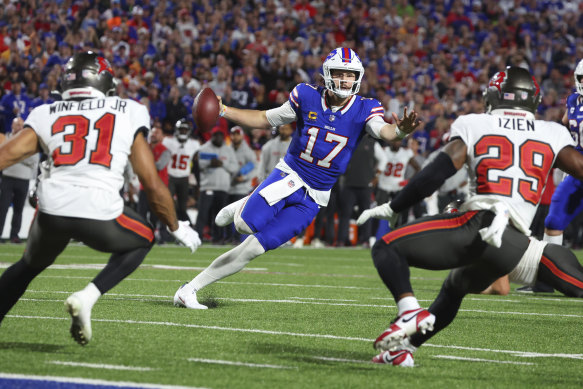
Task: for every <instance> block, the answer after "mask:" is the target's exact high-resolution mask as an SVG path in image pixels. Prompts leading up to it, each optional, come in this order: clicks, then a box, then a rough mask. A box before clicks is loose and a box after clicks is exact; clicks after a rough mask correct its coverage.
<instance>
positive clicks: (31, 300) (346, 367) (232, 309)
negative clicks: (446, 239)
mask: <svg viewBox="0 0 583 389" xmlns="http://www.w3.org/2000/svg"><path fill="white" fill-rule="evenodd" d="M23 249H24V246H22V245H2V249H1V250H0V262H2V263H3V264H4V267H6V266H8V265H9V263H12V262H14V261H15V260H17V259H18V258H19V257H20V255H21V254H22V251H23ZM226 249H227V248H226V247H201V248H199V250H198V251H197V252H196V253H195V255H189V253H188V251H187V250H186V249H184V248H182V247H177V246H159V247H155V248H154V249H153V250H152V252H151V253H150V254H149V255H148V257H147V259H146V261H145V262H144V264H143V265H142V266H141V267H140V268H139V269H138V270H137V271H136V272H134V273H133V274H132V275H131V276H130V277H129V278H128V279H126V280H125V281H124V282H122V283H121V284H120V285H118V286H117V287H116V288H114V289H113V290H111V291H110V293H108V294H106V295H105V296H103V297H102V298H101V299H100V300H99V302H98V303H97V304H96V306H95V308H94V310H93V340H92V341H91V342H90V343H89V345H87V346H86V347H81V346H79V345H77V344H76V343H75V342H74V341H73V340H72V339H71V338H70V337H69V333H68V329H69V324H70V323H69V321H70V320H69V317H68V315H67V314H66V313H65V311H64V306H63V301H64V300H65V298H66V297H67V296H68V295H69V294H70V293H72V292H74V291H76V290H79V289H81V288H83V287H84V286H85V285H86V284H87V283H88V282H89V281H90V280H91V279H92V278H93V277H94V276H95V275H96V274H97V272H98V271H99V270H98V266H102V265H103V264H104V263H106V261H107V255H105V254H101V253H96V252H94V251H92V250H90V249H88V248H86V247H84V246H74V245H73V246H70V247H69V248H67V250H66V251H65V252H64V253H63V254H62V255H61V256H60V257H59V259H58V261H57V263H56V265H60V266H53V267H51V268H49V269H47V270H46V271H45V272H43V273H42V274H41V275H40V276H39V277H37V278H36V279H35V280H34V281H33V282H32V283H31V285H30V286H29V289H28V291H27V292H26V293H25V294H24V296H23V298H22V299H21V300H20V301H19V302H18V303H17V305H16V306H15V307H14V308H13V309H12V311H11V312H10V313H9V316H7V317H6V319H5V320H4V322H3V323H2V326H1V327H0V374H20V375H31V376H32V375H34V376H39V375H47V376H54V377H75V378H85V379H99V380H106V381H123V382H133V383H138V384H151V385H180V386H189V387H206V388H213V389H218V388H254V389H260V388H270V389H272V388H373V387H383V388H393V387H394V388H403V387H408V388H409V387H411V388H502V387H508V388H549V387H561V388H581V387H583V372H582V371H583V369H582V367H583V336H582V335H583V327H582V325H581V323H582V318H583V300H581V299H573V298H566V297H563V296H562V295H560V294H559V293H555V294H539V295H523V294H519V293H517V292H512V293H511V294H510V295H509V296H505V297H501V296H481V295H471V296H468V297H467V298H466V300H464V303H463V305H462V307H461V310H460V313H459V315H458V317H457V318H456V320H455V321H454V322H453V323H452V324H451V325H450V326H449V327H448V328H447V329H446V330H444V331H442V332H441V333H439V334H438V335H436V336H435V337H433V338H432V339H431V340H430V341H429V343H428V344H426V345H425V346H424V347H422V348H420V349H419V350H418V351H417V352H416V353H415V363H416V367H415V368H409V369H407V368H394V367H391V366H379V365H374V364H372V363H370V362H369V361H370V359H371V358H372V357H373V356H374V355H375V352H374V350H373V348H372V340H373V339H374V338H375V337H376V336H377V335H378V334H379V333H380V332H382V330H384V329H385V328H386V327H387V325H388V324H389V322H390V320H391V319H392V318H393V317H394V315H395V314H396V308H395V304H394V302H393V300H392V298H391V297H390V294H389V293H388V291H387V290H386V288H385V287H384V285H383V284H382V282H381V281H380V279H379V277H378V276H377V274H376V271H375V269H374V267H373V265H372V262H371V259H370V253H369V251H368V250H364V249H321V250H317V249H291V248H284V249H280V250H276V251H274V252H270V253H268V254H266V255H264V256H262V257H261V258H259V259H257V260H255V261H254V262H252V263H251V264H250V265H249V266H248V267H247V268H246V269H245V270H244V271H243V272H241V273H239V274H236V275H234V276H232V277H229V278H227V279H225V280H224V281H223V282H219V283H216V284H214V285H211V286H209V287H208V288H206V289H204V290H203V291H202V292H201V293H200V298H201V302H203V303H207V304H209V306H211V309H209V310H207V311H194V310H187V309H179V308H175V307H173V305H172V296H173V294H174V292H175V291H176V289H177V288H178V287H179V286H180V285H181V283H183V282H185V281H189V280H190V279H192V277H194V275H196V274H197V273H198V272H199V270H200V269H202V268H203V267H205V266H206V265H208V263H210V261H211V260H212V259H213V258H215V257H216V256H217V255H218V254H220V253H222V252H224V251H225V250H226ZM578 254H581V253H578ZM62 265H67V266H62ZM72 265H75V266H72ZM91 265H94V266H91ZM411 274H412V282H413V287H414V288H415V290H416V293H417V297H418V298H419V299H420V301H421V303H422V305H424V306H428V305H429V304H430V302H431V301H432V300H433V298H434V297H435V296H436V295H437V293H438V291H439V288H440V286H441V282H442V280H443V278H444V277H445V275H446V272H432V271H423V270H418V269H412V272H411ZM81 364H89V365H84V366H81ZM4 385H7V384H6V382H4ZM1 386H3V381H2V380H0V387H1Z"/></svg>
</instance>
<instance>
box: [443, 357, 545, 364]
mask: <svg viewBox="0 0 583 389" xmlns="http://www.w3.org/2000/svg"><path fill="white" fill-rule="evenodd" d="M433 357H434V358H441V359H454V360H456V361H470V362H487V363H502V364H508V365H535V363H532V362H515V361H499V360H495V359H483V358H467V357H455V356H453V355H434V356H433Z"/></svg>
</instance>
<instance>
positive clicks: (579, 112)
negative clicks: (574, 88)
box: [567, 93, 583, 153]
mask: <svg viewBox="0 0 583 389" xmlns="http://www.w3.org/2000/svg"><path fill="white" fill-rule="evenodd" d="M567 118H568V119H569V131H571V136H572V137H573V139H574V140H575V143H576V146H575V148H576V149H577V150H578V151H579V152H580V153H583V96H581V95H580V94H579V93H573V94H571V95H570V96H569V97H567Z"/></svg>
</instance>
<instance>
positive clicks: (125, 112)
mask: <svg viewBox="0 0 583 389" xmlns="http://www.w3.org/2000/svg"><path fill="white" fill-rule="evenodd" d="M24 125H25V127H30V128H32V130H34V132H35V133H36V134H37V136H38V138H39V144H40V146H41V148H42V149H43V151H44V152H45V153H46V154H47V155H48V156H49V157H50V162H51V163H50V169H49V172H48V174H47V175H44V177H42V178H41V181H40V183H39V187H38V192H37V193H38V197H39V210H40V211H42V212H44V213H48V214H51V215H59V216H71V217H81V218H88V219H97V220H110V219H114V218H116V217H118V216H119V215H120V214H121V213H122V212H123V206H124V204H123V199H122V197H121V196H120V190H121V188H122V186H123V183H124V177H123V172H124V169H125V167H126V164H127V163H128V156H129V154H130V152H131V147H132V144H133V142H134V139H135V137H136V136H137V133H138V132H140V131H142V132H143V133H144V136H145V137H146V138H147V133H148V131H149V130H150V115H149V113H148V110H147V108H146V107H145V106H143V105H141V104H139V103H137V102H135V101H133V100H128V99H122V98H119V97H106V98H98V99H86V100H82V101H71V100H68V101H58V102H55V103H52V104H46V105H41V106H39V107H37V108H35V109H34V110H33V111H32V112H31V113H30V115H29V116H28V118H27V120H26V122H25V124H24Z"/></svg>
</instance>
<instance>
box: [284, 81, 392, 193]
mask: <svg viewBox="0 0 583 389" xmlns="http://www.w3.org/2000/svg"><path fill="white" fill-rule="evenodd" d="M325 95H326V89H324V88H323V87H316V86H313V85H308V84H298V85H297V86H296V87H295V88H294V89H293V91H292V93H290V96H289V101H290V105H291V107H292V109H293V110H294V111H295V112H296V116H297V130H296V131H295V132H294V134H293V138H292V141H291V143H290V145H289V148H288V149H287V154H286V155H285V158H284V161H285V163H287V164H288V166H290V167H291V168H292V169H293V170H294V171H295V172H297V173H298V174H299V176H300V177H301V178H302V180H304V181H305V182H306V183H307V184H308V185H310V187H311V188H313V189H317V190H330V189H331V188H332V186H333V185H334V183H335V182H336V180H337V178H338V176H339V175H340V174H342V173H344V172H345V171H346V168H347V166H348V162H349V161H350V157H352V153H353V152H354V150H355V149H356V146H358V144H359V143H360V140H361V139H362V137H363V136H364V134H365V128H366V123H367V122H368V121H369V120H370V119H371V118H373V117H375V116H381V117H382V116H384V109H383V107H382V105H381V103H380V102H379V101H378V100H375V99H370V98H365V97H361V96H358V95H353V96H352V97H351V98H350V99H349V100H348V102H347V103H346V104H345V105H344V106H343V107H342V108H341V109H339V110H337V111H336V112H333V111H332V109H331V107H329V106H328V104H327V102H326V98H325Z"/></svg>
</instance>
